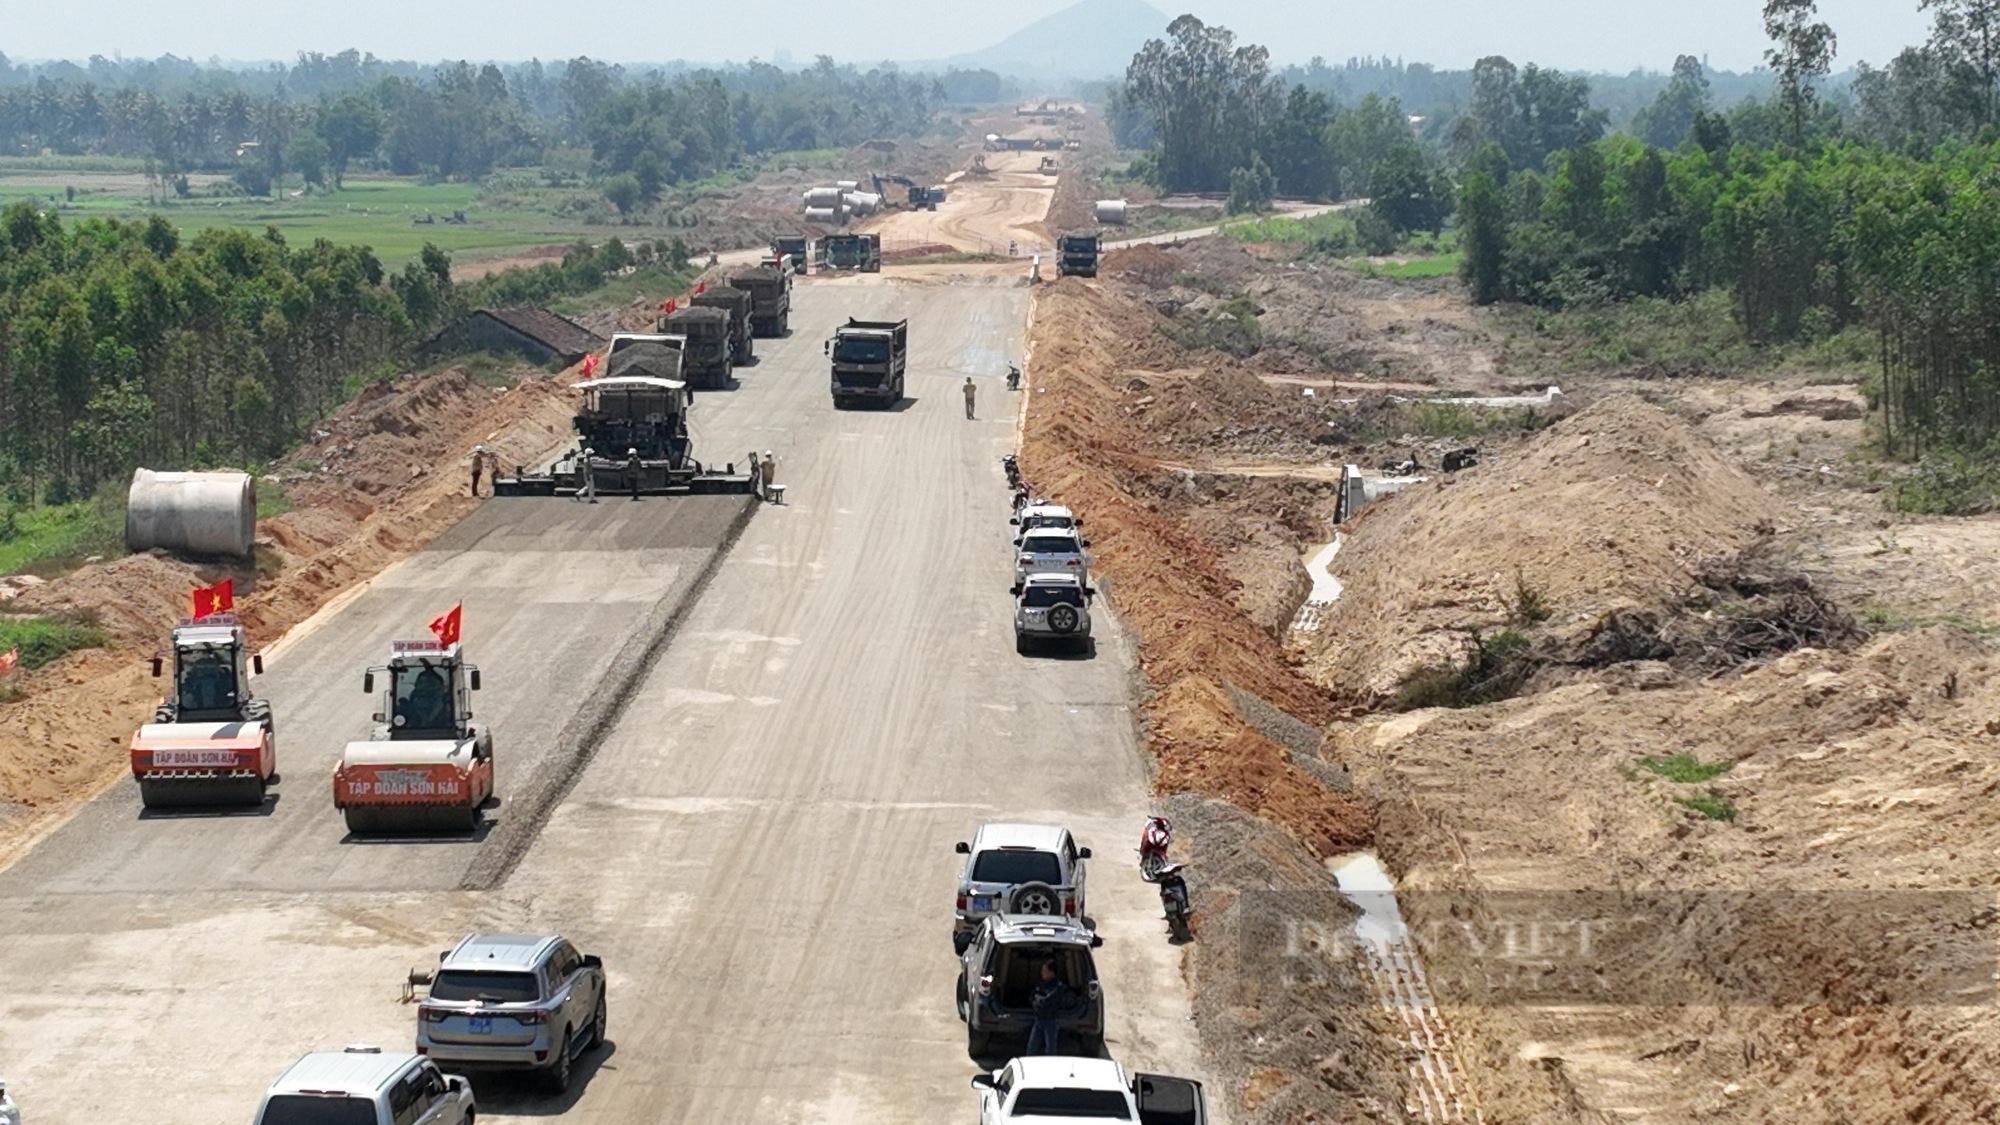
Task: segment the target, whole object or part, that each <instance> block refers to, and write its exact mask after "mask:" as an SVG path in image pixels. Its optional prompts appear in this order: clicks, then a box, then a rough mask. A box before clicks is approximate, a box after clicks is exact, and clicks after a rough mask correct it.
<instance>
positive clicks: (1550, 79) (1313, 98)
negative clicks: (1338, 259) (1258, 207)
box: [1114, 0, 2000, 494]
mask: <svg viewBox="0 0 2000 1125" xmlns="http://www.w3.org/2000/svg"><path fill="white" fill-rule="evenodd" d="M1910 2H1913V3H1916V4H1917V5H1918V6H1919V7H1921V8H1922V9H1923V10H1925V11H1927V12H1929V13H1930V14H1931V16H1932V20H1933V27H1932V32H1931V35H1930V37H1929V39H1928V41H1927V42H1925V43H1923V44H1920V45H1917V46H1913V47H1911V48H1909V49H1907V50H1905V51H1903V52H1901V53H1900V54H1898V55H1897V56H1896V58H1895V59H1894V60H1893V61H1892V62H1890V63H1889V64H1888V65H1887V66H1886V67H1882V68H1880V69H1877V68H1874V67H1871V66H1869V65H1867V64H1865V63H1864V64H1861V65H1859V66H1857V67H1856V68H1855V69H1854V71H1853V80H1852V83H1851V86H1848V87H1846V88H1842V89H1836V90H1830V89H1829V86H1830V77H1829V76H1830V74H1831V71H1832V65H1833V62H1834V59H1835V57H1836V53H1837V50H1838V45H1839V40H1838V36H1837V35H1836V33H1835V29H1834V28H1833V27H1831V26H1830V25H1829V24H1828V23H1827V22H1826V21H1825V20H1823V19H1821V18H1820V14H1819V12H1818V9H1817V4H1816V3H1815V0H1765V4H1764V10H1763V15H1764V26H1765V30H1766V32H1767V33H1768V35H1769V36H1770V40H1771V47H1770V50H1769V51H1768V52H1767V55H1766V62H1767V64H1768V67H1769V71H1768V74H1767V76H1766V81H1767V83H1768V89H1767V90H1766V91H1765V93H1764V94H1763V95H1762V96H1758V97H1748V98H1734V99H1733V100H1732V99H1728V98H1724V97H1720V96H1718V93H1717V90H1716V89H1715V84H1714V82H1713V81H1712V76H1711V75H1709V74H1708V73H1707V72H1706V71H1705V68H1704V67H1703V66H1702V64H1701V62H1700V60H1699V59H1697V58H1695V57H1693V56H1691V55H1683V56H1681V57H1679V58H1678V59H1677V60H1676V61H1675V64H1674V66H1673V68H1672V70H1671V71H1670V72H1669V74H1668V75H1667V76H1666V79H1665V81H1664V83H1663V84H1662V85H1660V86H1659V87H1658V88H1657V90H1656V92H1655V93H1654V95H1653V97H1652V99H1651V101H1650V102H1648V103H1646V104H1644V105H1642V106H1639V107H1638V108H1637V109H1636V110H1635V111H1633V112H1632V113H1631V115H1630V118H1629V120H1628V121H1627V122H1626V123H1625V128H1624V129H1623V130H1621V131H1618V132H1615V133H1614V132H1612V130H1611V120H1610V115H1609V113H1607V112H1606V110H1605V109H1604V108H1602V107H1600V106H1598V105H1595V104H1593V98H1592V94H1591V87H1590V83H1589V82H1588V81H1587V80H1586V79H1584V78H1583V77H1581V76H1577V75H1569V74H1564V73H1561V72H1559V71H1554V70H1546V69H1542V68H1538V67H1536V66H1533V65H1527V66H1516V65H1515V64H1514V63H1512V62H1511V61H1509V60H1507V59H1504V58H1499V57H1493V58H1487V59H1482V60H1480V61H1479V62H1478V63H1477V64H1476V65H1475V66H1474V67H1473V69H1472V71H1471V72H1470V73H1469V75H1468V76H1467V80H1466V82H1465V85H1464V87H1463V99H1462V101H1458V102H1455V103H1454V104H1452V105H1451V106H1450V107H1448V108H1447V109H1446V110H1445V111H1443V112H1440V113H1437V114H1435V115H1432V116H1429V117H1426V118H1425V119H1423V120H1413V119H1412V117H1411V115H1407V114H1405V113H1404V112H1403V110H1402V107H1401V106H1400V105H1399V104H1397V103H1396V102H1395V101H1393V100H1390V99H1380V98H1376V99H1375V100H1374V102H1372V103H1371V101H1370V100H1369V98H1363V99H1362V100H1361V101H1360V102H1358V103H1356V104H1353V105H1342V104H1340V103H1338V102H1337V101H1335V100H1334V99H1333V98H1331V97H1327V96H1325V95H1324V94H1322V93H1321V92H1320V91H1319V90H1318V89H1315V88H1313V87H1312V86H1310V85H1307V84H1305V83H1302V82H1299V81H1297V74H1296V72H1294V74H1293V77H1292V80H1289V81H1288V80H1286V79H1284V78H1279V77H1276V76H1274V75H1273V74H1272V73H1271V71H1270V68H1269V66H1268V61H1267V56H1266V55H1265V53H1264V52H1263V50H1262V49H1261V48H1258V47H1253V46H1238V45H1237V44H1236V43H1235V41H1234V38H1233V36H1231V35H1230V34H1229V33H1228V32H1227V31H1226V30H1225V29H1221V28H1214V27H1209V26H1206V25H1204V24H1202V23H1201V22H1200V21H1199V20H1197V19H1195V18H1193V17H1191V16H1184V17H1182V18H1181V19H1179V20H1176V21H1175V22H1174V23H1173V25H1172V26H1170V27H1169V29H1168V34H1167V37H1166V38H1165V39H1162V40H1156V41H1154V42H1153V43H1150V44H1148V45H1147V47H1146V49H1145V50H1143V51H1141V52H1140V53H1139V54H1138V55H1137V56H1135V57H1134V59H1133V60H1132V65H1131V67H1130V68H1129V70H1128V71H1127V74H1126V79H1125V82H1124V83H1123V85H1122V86H1121V87H1120V88H1119V89H1118V90H1117V91H1116V94H1117V97H1116V98H1115V99H1114V109H1115V110H1116V111H1117V113H1118V114H1121V115H1123V117H1124V118H1125V119H1126V120H1125V123H1124V125H1123V129H1124V134H1123V135H1124V136H1125V138H1126V139H1127V140H1128V141H1130V142H1138V143H1143V144H1146V145H1148V146H1150V154H1149V156H1148V157H1147V159H1146V160H1145V161H1144V162H1142V164H1141V165H1140V170H1141V171H1142V172H1143V173H1145V174H1147V175H1149V176H1151V177H1152V178H1153V179H1154V180H1155V182H1157V183H1159V184H1160V185H1161V186H1162V187H1164V188H1167V189H1169V190H1196V191H1214V190H1225V189H1233V188H1245V187H1255V186H1256V185H1257V181H1259V180H1260V179H1261V178H1263V177H1265V176H1268V177H1269V181H1270V182H1271V185H1272V186H1273V187H1274V188H1275V190H1277V191H1278V192H1282V193H1296V194H1305V195H1315V194H1318V195H1325V196H1329V197H1331V196H1335V195H1350V196H1353V195H1366V196H1369V197H1371V198H1372V202H1371V204H1370V207H1369V208H1368V209H1367V210H1365V211H1364V212H1362V213H1361V215H1360V219H1359V221H1358V223H1357V226H1358V227H1359V228H1360V233H1361V234H1362V239H1361V241H1362V242H1363V244H1364V246H1365V247H1366V248H1368V249H1371V250H1381V249H1384V248H1386V246H1388V245H1392V244H1393V240H1394V237H1395V235H1396V234H1397V232H1407V231H1413V230H1431V231H1439V230H1443V229H1445V228H1446V227H1447V224H1449V227H1450V230H1451V233H1452V235H1455V236H1456V239H1457V246H1458V249H1459V252H1460V256H1461V257H1460V264H1461V272H1462V276H1463V278H1464V281H1465V283H1466V285H1467V286H1468V289H1469V291H1470V294H1471V296H1472V298H1473V299H1474V300H1476V301H1478V302H1481V303H1494V302H1516V303H1520V304H1525V305H1531V306H1536V307H1541V308H1550V309H1562V308H1595V309H1609V308H1614V307H1616V306H1619V305H1622V304H1624V303H1627V302H1631V301H1635V300H1640V299H1651V300H1662V301H1682V300H1686V299H1690V298H1693V297H1696V296H1699V295H1702V294H1709V293H1714V294H1721V295H1724V296H1726V298H1727V303H1728V305H1729V307H1730V308H1731V309H1732V310H1733V314H1734V317H1735V319H1736V321H1737V324H1738V326H1739V327H1740V329H1741V331H1742V333H1743V335H1744V337H1745V338H1747V339H1748V340H1749V341H1750V342H1751V343H1752V344H1754V345H1760V346H1782V345H1790V344H1795V343H1800V342H1815V341H1824V340H1828V339H1831V338H1832V337H1834V336H1835V335H1837V334H1841V333H1843V332H1861V333H1867V334H1868V335H1870V336H1871V337H1872V338H1873V346H1872V347H1871V348H1870V349H1869V350H1872V351H1874V352H1876V353H1877V354H1878V355H1879V372H1880V373H1879V377H1878V378H1877V380H1876V381H1875V382H1874V383H1873V384H1872V385H1871V388H1870V393H1871V395H1872V397H1873V401H1874V403H1875V405H1876V408H1877V412H1876V419H1877V422H1878V424H1879V427H1880V431H1881V434H1882V437H1883V440H1884V442H1885V444H1886V445H1887V447H1888V448H1889V449H1890V450H1892V451H1893V452H1895V453H1897V454H1901V455H1906V456H1911V457H1924V458H1933V457H1939V456H1944V457H1951V458H1958V459H1959V462H1958V463H1961V464H1967V463H1973V462H1977V463H1986V462H1988V461H1990V460H1991V454H1993V453H1995V452H2000V0H1910ZM1424 77H1430V76H1424ZM1371 97H1373V96H1372V95H1371ZM1371 228H1372V229H1373V230H1374V231H1375V232H1377V235H1378V237H1371V236H1370V230H1371ZM1371 242H1372V243H1376V244H1375V245H1369V244H1370V243H1371ZM1992 491H1993V489H1988V490H1987V492H1988V494H1991V492H1992Z"/></svg>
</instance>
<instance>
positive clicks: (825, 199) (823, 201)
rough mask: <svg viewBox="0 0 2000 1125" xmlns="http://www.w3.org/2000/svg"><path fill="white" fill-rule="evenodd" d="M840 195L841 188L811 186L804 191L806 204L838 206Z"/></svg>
mask: <svg viewBox="0 0 2000 1125" xmlns="http://www.w3.org/2000/svg"><path fill="white" fill-rule="evenodd" d="M840 196H841V190H840V189H839V188H830V187H821V188H812V189H811V190H809V191H807V192H806V193H805V201H806V206H807V207H838V206H840Z"/></svg>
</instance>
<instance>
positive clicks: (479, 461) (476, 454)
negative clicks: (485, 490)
mask: <svg viewBox="0 0 2000 1125" xmlns="http://www.w3.org/2000/svg"><path fill="white" fill-rule="evenodd" d="M485 472H486V447H485V446H483V445H475V446H473V447H472V494H473V495H474V496H477V495H479V478H480V475H481V474H483V473H485Z"/></svg>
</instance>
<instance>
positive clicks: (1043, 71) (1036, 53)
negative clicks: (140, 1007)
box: [944, 0, 1173, 79]
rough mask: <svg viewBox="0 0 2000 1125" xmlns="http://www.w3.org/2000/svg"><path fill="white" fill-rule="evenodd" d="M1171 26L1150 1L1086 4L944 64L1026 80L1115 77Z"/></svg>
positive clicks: (1086, 1)
mask: <svg viewBox="0 0 2000 1125" xmlns="http://www.w3.org/2000/svg"><path fill="white" fill-rule="evenodd" d="M1171 22H1173V17H1171V16H1168V15H1167V14H1165V13H1164V12H1161V11H1160V10H1159V9H1158V8H1155V7H1153V6H1152V5H1151V4H1148V3H1146V0H1080V2H1079V3H1076V4H1072V5H1071V6H1069V7H1067V8H1064V9H1063V10H1062V11H1060V12H1057V13H1055V14H1054V15H1051V16H1046V17H1044V18H1042V19H1039V20H1036V21H1035V22H1034V23H1031V24H1029V25H1028V26H1026V27H1024V28H1022V29H1021V30H1019V31H1017V32H1015V33H1014V34H1012V35H1009V36H1008V37H1007V38H1005V39H1002V40H1001V41H1000V42H998V43H995V44H994V45H992V46H991V47H988V48H986V49H985V50H981V51H973V52H971V53H969V54H963V55H958V56H955V57H953V58H949V59H946V60H944V62H945V64H946V65H948V66H955V67H959V68H961V69H965V70H981V69H984V70H991V71H995V72H998V73H1000V74H1011V75H1017V76H1019V77H1022V78H1039V79H1055V78H1080V79H1095V78H1110V77H1113V76H1116V75H1123V74H1124V73H1125V68H1126V67H1127V66H1128V65H1130V64H1131V62H1132V56H1133V55H1134V54H1136V53H1137V52H1138V50H1139V48H1141V47H1143V46H1145V45H1146V40H1148V39H1159V38H1162V37H1164V36H1165V35H1166V32H1167V24H1169V23H1171Z"/></svg>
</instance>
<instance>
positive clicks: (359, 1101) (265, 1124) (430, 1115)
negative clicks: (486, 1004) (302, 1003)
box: [256, 1047, 473, 1125]
mask: <svg viewBox="0 0 2000 1125" xmlns="http://www.w3.org/2000/svg"><path fill="white" fill-rule="evenodd" d="M472 1118H473V1105H472V1087H471V1085H470V1084H469V1083H467V1082H466V1080H465V1079H463V1078H460V1077H458V1076H457V1075H446V1074H444V1073H442V1072H441V1071H439V1070H438V1068H437V1064H436V1063H434V1062H432V1061H431V1060H429V1059H427V1058H425V1057H423V1056H422V1055H414V1054H411V1053H409V1052H407V1051H388V1052H385V1051H383V1050H382V1048H380V1047H349V1048H347V1049H346V1050H344V1051H314V1052H313V1053H312V1054H309V1055H307V1056H305V1057H304V1058H302V1059H300V1060H299V1061H297V1062H295V1063H293V1064H292V1065H291V1068H290V1069H288V1070H286V1071H285V1073H283V1074H281V1075H279V1076H278V1080H277V1081H276V1082H273V1083H272V1084H271V1089H270V1090H269V1091H268V1092H266V1093H265V1094H264V1103H263V1104H262V1105H260V1106H258V1107H257V1121H256V1125H471V1122H472Z"/></svg>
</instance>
